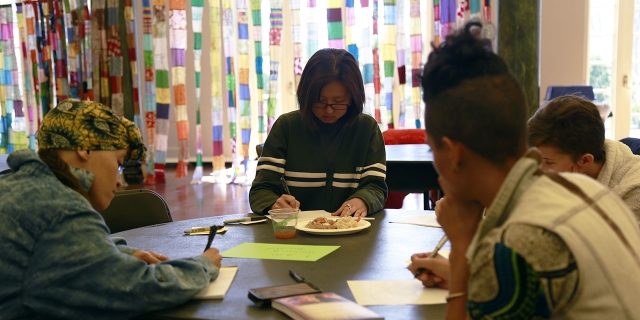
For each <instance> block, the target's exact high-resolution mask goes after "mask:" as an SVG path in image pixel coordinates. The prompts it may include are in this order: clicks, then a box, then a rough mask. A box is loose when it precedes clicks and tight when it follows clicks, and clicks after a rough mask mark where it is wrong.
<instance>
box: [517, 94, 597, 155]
mask: <svg viewBox="0 0 640 320" xmlns="http://www.w3.org/2000/svg"><path fill="white" fill-rule="evenodd" d="M527 130H528V132H527V135H528V142H529V145H530V146H532V147H537V146H552V147H556V148H558V149H560V150H561V151H562V152H564V153H567V154H569V155H571V157H572V158H573V160H574V161H575V160H577V159H578V158H579V157H580V156H582V155H584V154H585V153H590V154H592V155H593V158H594V160H595V161H602V160H604V131H605V130H604V123H603V122H602V118H601V117H600V113H599V112H598V107H596V105H595V104H593V103H592V102H591V101H589V100H586V99H583V98H580V97H578V96H572V95H568V96H560V97H557V98H555V99H553V100H551V101H549V102H548V103H547V104H546V105H544V106H542V107H540V108H539V109H538V111H536V113H535V114H534V115H533V117H531V119H529V122H527Z"/></svg>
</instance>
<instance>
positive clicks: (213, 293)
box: [193, 266, 238, 299]
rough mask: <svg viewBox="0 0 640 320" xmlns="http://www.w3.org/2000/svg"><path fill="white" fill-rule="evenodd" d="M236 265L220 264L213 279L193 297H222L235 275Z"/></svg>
mask: <svg viewBox="0 0 640 320" xmlns="http://www.w3.org/2000/svg"><path fill="white" fill-rule="evenodd" d="M237 272H238V267H237V266H222V268H220V273H219V274H218V278H216V280H215V281H212V282H210V283H209V285H208V286H206V287H205V288H204V289H202V291H200V292H198V294H196V295H195V296H194V297H193V299H223V298H224V296H225V295H227V291H228V290H229V287H230V286H231V282H233V278H235V277H236V273H237Z"/></svg>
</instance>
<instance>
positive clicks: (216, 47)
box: [209, 0, 225, 180]
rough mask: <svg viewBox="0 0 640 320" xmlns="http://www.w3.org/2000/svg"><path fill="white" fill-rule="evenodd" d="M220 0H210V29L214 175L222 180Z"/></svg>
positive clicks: (222, 125) (222, 122)
mask: <svg viewBox="0 0 640 320" xmlns="http://www.w3.org/2000/svg"><path fill="white" fill-rule="evenodd" d="M220 17H221V12H220V0H209V29H210V30H211V45H210V50H209V51H210V62H211V123H212V125H213V128H212V130H213V132H212V136H213V175H214V177H215V179H216V180H218V179H220V178H221V175H222V171H223V170H224V168H225V165H224V143H223V139H224V133H223V127H224V120H223V118H222V102H223V98H222V79H221V78H222V77H221V75H222V62H221V61H220V60H221V59H220V57H221V56H222V54H223V52H222V25H221V24H220Z"/></svg>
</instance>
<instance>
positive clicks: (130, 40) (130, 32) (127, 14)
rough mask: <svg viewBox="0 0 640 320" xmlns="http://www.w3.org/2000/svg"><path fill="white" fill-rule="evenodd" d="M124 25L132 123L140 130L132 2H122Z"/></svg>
mask: <svg viewBox="0 0 640 320" xmlns="http://www.w3.org/2000/svg"><path fill="white" fill-rule="evenodd" d="M124 23H125V24H126V29H127V54H128V58H129V69H130V70H131V72H130V73H131V85H132V86H131V98H132V99H133V122H134V123H135V124H136V126H137V127H138V128H142V116H141V115H140V100H139V93H138V92H139V89H138V88H139V87H140V80H139V79H138V55H137V53H136V20H135V15H134V10H133V0H124Z"/></svg>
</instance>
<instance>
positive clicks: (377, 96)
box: [372, 0, 382, 125]
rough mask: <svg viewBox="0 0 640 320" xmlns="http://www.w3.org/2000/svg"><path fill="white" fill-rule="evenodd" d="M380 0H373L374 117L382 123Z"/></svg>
mask: <svg viewBox="0 0 640 320" xmlns="http://www.w3.org/2000/svg"><path fill="white" fill-rule="evenodd" d="M378 5H379V4H378V0H373V50H372V51H373V91H374V94H373V110H374V118H375V119H376V121H377V122H378V124H380V125H381V124H382V115H381V113H380V91H382V90H381V89H382V85H381V82H380V44H379V43H380V42H379V41H378V38H379V34H378Z"/></svg>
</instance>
